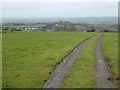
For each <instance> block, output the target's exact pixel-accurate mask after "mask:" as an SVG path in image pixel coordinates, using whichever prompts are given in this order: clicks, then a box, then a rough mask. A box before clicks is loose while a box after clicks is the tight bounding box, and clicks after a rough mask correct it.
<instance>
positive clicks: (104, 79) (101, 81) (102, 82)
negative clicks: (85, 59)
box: [95, 33, 116, 88]
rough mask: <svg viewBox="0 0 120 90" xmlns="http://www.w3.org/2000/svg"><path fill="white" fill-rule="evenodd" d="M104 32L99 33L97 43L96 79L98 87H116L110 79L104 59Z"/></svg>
mask: <svg viewBox="0 0 120 90" xmlns="http://www.w3.org/2000/svg"><path fill="white" fill-rule="evenodd" d="M102 36H103V34H102V33H101V34H100V35H99V38H98V40H97V44H96V49H95V53H96V72H95V79H96V87H97V88H116V87H115V86H114V85H113V84H112V82H111V81H110V80H108V79H109V77H110V76H109V72H108V71H107V64H106V62H105V60H104V57H103V54H102V49H101V41H102Z"/></svg>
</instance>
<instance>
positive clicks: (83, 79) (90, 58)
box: [62, 35, 98, 88]
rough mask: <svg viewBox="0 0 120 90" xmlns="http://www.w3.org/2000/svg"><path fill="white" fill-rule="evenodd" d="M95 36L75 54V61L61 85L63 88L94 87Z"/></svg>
mask: <svg viewBox="0 0 120 90" xmlns="http://www.w3.org/2000/svg"><path fill="white" fill-rule="evenodd" d="M97 38H98V35H97V36H96V38H94V39H92V40H91V41H89V42H88V43H87V44H86V45H85V47H84V48H83V49H82V50H81V52H80V54H79V55H78V56H77V58H76V60H75V63H74V65H73V67H72V69H71V71H70V73H69V75H68V77H67V78H66V79H65V80H64V83H63V85H62V87H63V88H95V80H94V73H95V55H94V54H95V53H94V52H95V51H94V50H95V45H96V40H97Z"/></svg>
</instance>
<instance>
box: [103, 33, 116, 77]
mask: <svg viewBox="0 0 120 90" xmlns="http://www.w3.org/2000/svg"><path fill="white" fill-rule="evenodd" d="M102 48H103V52H104V56H105V59H106V61H107V63H108V65H109V67H110V71H111V73H114V74H115V76H118V33H104V37H103V42H102Z"/></svg>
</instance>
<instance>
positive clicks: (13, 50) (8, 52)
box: [2, 32, 94, 88]
mask: <svg viewBox="0 0 120 90" xmlns="http://www.w3.org/2000/svg"><path fill="white" fill-rule="evenodd" d="M93 34H94V33H78V32H67V33H66V32H61V33H60V32H59V33H58V32H7V33H3V44H2V45H3V48H2V49H3V51H2V54H3V55H2V58H3V88H7V87H9V88H12V87H14V88H18V87H20V88H31V87H34V88H35V87H36V88H40V87H42V85H43V83H44V80H45V79H46V78H47V77H48V73H49V71H51V70H52V66H51V65H53V64H55V63H57V62H58V61H59V60H60V59H61V58H62V57H64V56H65V55H66V54H67V53H68V52H69V51H71V50H72V49H73V48H74V47H75V46H76V45H77V44H78V43H80V42H81V41H83V40H85V39H87V38H88V37H90V36H92V35H93Z"/></svg>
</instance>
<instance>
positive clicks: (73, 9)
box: [0, 0, 118, 18]
mask: <svg viewBox="0 0 120 90" xmlns="http://www.w3.org/2000/svg"><path fill="white" fill-rule="evenodd" d="M1 2H2V6H1V5H0V7H2V11H1V12H0V15H2V17H3V18H26V17H27V18H40V17H41V18H42V17H45V18H46V17H50V18H53V17H117V16H118V0H84V1H83V0H4V1H1Z"/></svg>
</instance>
